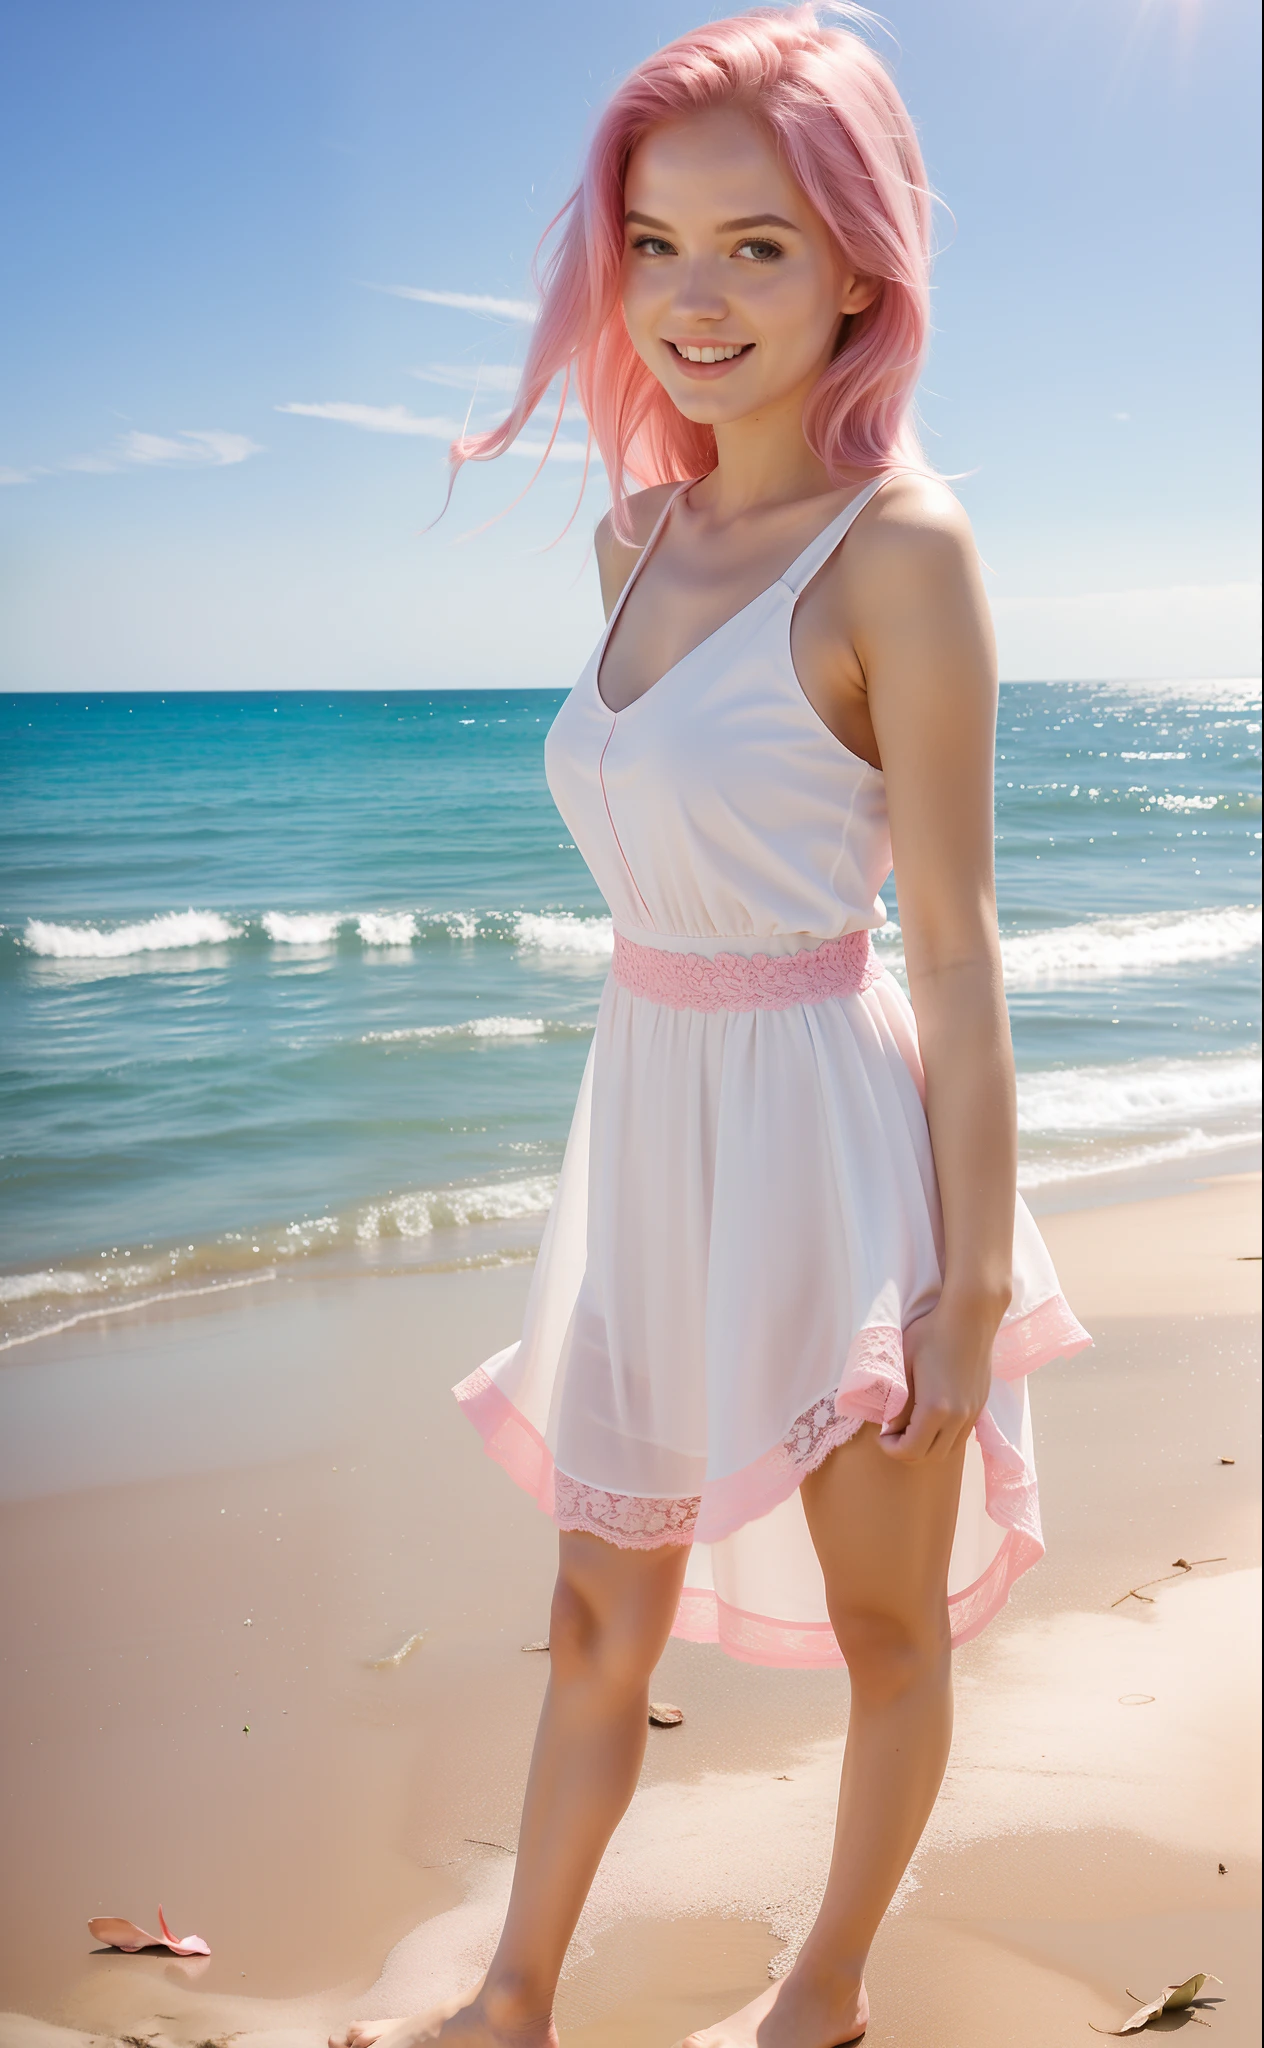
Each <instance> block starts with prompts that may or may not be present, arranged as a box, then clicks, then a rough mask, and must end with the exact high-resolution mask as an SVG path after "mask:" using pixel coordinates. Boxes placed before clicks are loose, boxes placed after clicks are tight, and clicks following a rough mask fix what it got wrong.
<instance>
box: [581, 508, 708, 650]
mask: <svg viewBox="0 0 1264 2048" xmlns="http://www.w3.org/2000/svg"><path fill="white" fill-rule="evenodd" d="M697 481H698V479H697V477H696V476H687V477H686V478H685V480H684V482H683V483H680V484H677V486H676V488H675V490H674V491H673V492H672V494H671V496H670V497H669V498H668V500H667V503H666V504H665V505H664V507H663V509H662V511H661V512H660V513H659V515H658V518H657V519H656V520H655V521H654V525H653V527H652V529H651V531H650V536H649V539H648V540H647V541H646V543H645V546H644V547H643V548H642V549H641V552H640V554H639V555H638V556H637V558H636V561H635V562H634V563H633V565H632V568H631V570H630V571H629V573H628V580H627V582H626V583H625V584H624V586H623V588H622V590H621V591H620V592H619V595H618V597H617V598H616V599H615V601H614V610H613V611H612V612H611V614H610V617H609V618H608V619H607V620H606V630H605V632H604V633H603V634H602V636H601V646H602V649H603V650H604V648H605V644H606V641H607V640H608V639H609V638H610V635H611V634H612V633H613V631H614V625H615V620H616V619H617V618H618V616H619V613H620V612H621V611H622V610H623V607H624V605H625V604H626V603H627V600H628V594H629V592H630V591H631V589H632V585H633V584H634V583H635V582H636V579H637V577H638V576H639V575H640V573H641V571H642V569H643V568H644V567H645V564H646V563H647V562H648V561H649V558H650V556H651V555H652V554H653V552H654V546H655V543H656V542H657V540H658V537H659V535H660V533H661V532H662V530H663V528H664V527H665V526H666V524H667V520H668V516H669V514H670V512H671V509H672V506H673V505H674V504H675V502H676V500H677V498H678V497H679V496H680V495H681V492H682V491H687V490H688V489H689V488H690V485H691V484H696V483H697Z"/></svg>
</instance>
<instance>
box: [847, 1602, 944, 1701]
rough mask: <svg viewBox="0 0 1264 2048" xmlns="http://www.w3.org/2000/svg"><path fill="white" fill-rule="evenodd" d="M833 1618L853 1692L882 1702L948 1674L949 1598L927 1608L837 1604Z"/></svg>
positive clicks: (934, 1681) (942, 1678) (870, 1699)
mask: <svg viewBox="0 0 1264 2048" xmlns="http://www.w3.org/2000/svg"><path fill="white" fill-rule="evenodd" d="M830 1619H831V1621H832V1623H833V1625H834V1633H835V1635H836V1636H837V1637H838V1646H839V1648H840V1650H841V1651H842V1653H843V1656H844V1658H845V1659H846V1662H847V1670H848V1674H849V1676H850V1679H851V1686H852V1692H853V1694H855V1695H857V1696H859V1697H862V1698H864V1699H866V1700H868V1701H870V1702H872V1703H873V1704H877V1705H881V1704H884V1703H889V1702H891V1701H893V1700H896V1699H898V1698H900V1697H901V1695H903V1694H905V1693H908V1692H911V1691H914V1690H915V1689H917V1688H918V1687H921V1686H924V1685H926V1684H928V1683H930V1684H934V1683H936V1682H942V1681H944V1680H946V1678H947V1676H948V1672H949V1669H950V1665H951V1659H952V1639H951V1633H950V1628H949V1622H948V1606H947V1602H946V1601H944V1602H942V1603H940V1604H939V1605H938V1606H937V1607H934V1608H929V1609H928V1610H927V1611H926V1612H925V1613H923V1614H900V1613H894V1612H888V1611H885V1610H883V1609H881V1608H861V1607H855V1606H848V1605H845V1604H843V1605H840V1606H837V1607H834V1608H831V1611H830Z"/></svg>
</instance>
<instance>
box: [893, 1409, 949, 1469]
mask: <svg viewBox="0 0 1264 2048" xmlns="http://www.w3.org/2000/svg"><path fill="white" fill-rule="evenodd" d="M942 1421H943V1418H942V1416H940V1415H938V1414H936V1412H935V1410H934V1409H932V1408H917V1407H915V1408H914V1410H913V1416H912V1420H911V1421H910V1423H909V1425H908V1428H907V1429H904V1430H899V1431H896V1430H892V1431H891V1432H890V1433H889V1434H887V1433H884V1434H883V1435H881V1436H880V1437H879V1438H878V1442H879V1443H880V1444H881V1446H882V1448H883V1450H884V1451H885V1452H886V1454H887V1456H888V1457H889V1458H898V1459H900V1460H901V1462H902V1463H904V1464H917V1463H920V1461H921V1460H922V1459H923V1458H926V1457H928V1456H929V1455H930V1452H931V1449H932V1447H933V1445H934V1444H935V1441H936V1439H937V1437H938V1435H939V1431H940V1428H941V1425H942Z"/></svg>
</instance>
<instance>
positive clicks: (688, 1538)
mask: <svg viewBox="0 0 1264 2048" xmlns="http://www.w3.org/2000/svg"><path fill="white" fill-rule="evenodd" d="M862 1426H863V1418H859V1419H858V1418H855V1417H852V1416H847V1415H840V1414H839V1413H838V1412H837V1410H836V1408H835V1406H834V1396H833V1395H832V1394H823V1395H822V1396H821V1398H820V1400H819V1401H814V1402H813V1404H812V1406H811V1407H810V1408H809V1409H807V1411H806V1412H805V1413H804V1414H802V1415H799V1416H797V1417H796V1418H795V1420H794V1422H793V1423H792V1424H791V1425H790V1428H789V1430H788V1431H787V1432H786V1434H785V1436H784V1437H783V1438H782V1440H781V1442H780V1443H779V1444H778V1445H776V1447H775V1448H774V1449H773V1450H771V1451H770V1452H769V1453H768V1454H767V1456H766V1457H763V1458H761V1459H760V1460H759V1462H758V1465H757V1466H756V1467H755V1472H756V1473H757V1474H758V1478H757V1479H754V1478H753V1475H752V1473H751V1471H749V1470H748V1471H746V1472H739V1473H737V1474H735V1475H734V1476H735V1478H736V1480H737V1481H738V1483H739V1486H740V1488H741V1491H742V1494H743V1496H744V1498H743V1501H742V1506H741V1511H740V1512H739V1513H738V1515H737V1523H740V1522H743V1521H751V1520H753V1519H755V1517H757V1516H759V1515H761V1514H766V1513H767V1512H768V1510H769V1509H770V1508H773V1507H775V1506H776V1505H777V1503H778V1501H781V1500H785V1499H786V1498H787V1497H788V1496H789V1495H790V1494H791V1493H793V1492H794V1489H795V1487H796V1486H798V1484H799V1482H800V1480H803V1479H806V1478H807V1476H808V1473H809V1472H815V1470H816V1468H817V1466H818V1465H823V1464H824V1462H825V1460H826V1458H828V1456H829V1454H830V1452H831V1451H834V1450H837V1448H838V1446H839V1445H840V1444H845V1443H848V1442H849V1441H850V1439H851V1438H852V1437H854V1436H856V1435H857V1434H858V1432H859V1431H860V1429H861V1428H862ZM720 1487H721V1489H722V1488H723V1481H721V1482H720ZM553 1503H554V1505H553V1520H554V1522H555V1523H556V1525H557V1527H558V1528H559V1529H566V1530H572V1531H584V1532H586V1533H587V1534H588V1535H591V1536H600V1537H602V1538H603V1539H604V1540H605V1541H606V1542H607V1543H613V1544H614V1545H615V1546H616V1548H617V1549H619V1550H657V1549H658V1548H659V1546H660V1545H661V1544H664V1543H692V1542H693V1541H694V1540H695V1536H696V1534H697V1526H698V1511H699V1509H700V1508H701V1506H702V1496H701V1495H700V1494H696V1493H695V1494H680V1495H677V1496H671V1495H668V1496H662V1495H646V1494H638V1493H607V1492H605V1491H603V1489H602V1488H600V1487H596V1486H588V1485H586V1484H585V1483H584V1481H583V1480H582V1479H572V1478H571V1476H570V1474H569V1472H560V1471H559V1472H555V1473H554V1475H553ZM708 1505H709V1506H710V1507H711V1508H712V1514H711V1515H709V1516H708V1520H711V1519H714V1510H715V1507H716V1506H717V1505H718V1503H715V1502H709V1503H708ZM703 1540H704V1541H714V1540H715V1538H713V1537H711V1536H709V1535H708V1536H704V1539H703Z"/></svg>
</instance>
